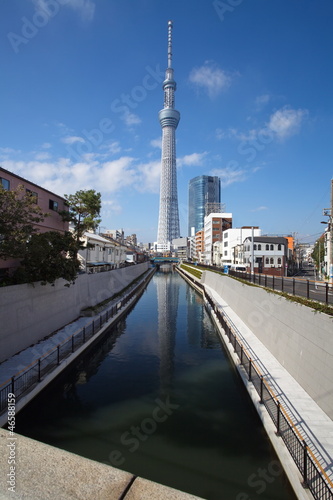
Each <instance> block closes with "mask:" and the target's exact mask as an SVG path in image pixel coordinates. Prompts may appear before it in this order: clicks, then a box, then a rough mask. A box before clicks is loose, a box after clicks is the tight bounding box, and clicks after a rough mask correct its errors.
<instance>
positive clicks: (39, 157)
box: [35, 151, 51, 160]
mask: <svg viewBox="0 0 333 500" xmlns="http://www.w3.org/2000/svg"><path fill="white" fill-rule="evenodd" d="M50 158H51V155H50V153H47V152H46V151H43V152H41V153H36V155H35V160H49V159H50Z"/></svg>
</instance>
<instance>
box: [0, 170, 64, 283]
mask: <svg viewBox="0 0 333 500" xmlns="http://www.w3.org/2000/svg"><path fill="white" fill-rule="evenodd" d="M0 183H1V184H2V186H3V188H4V189H7V190H10V191H13V190H15V189H16V188H17V187H18V186H23V188H24V192H26V193H30V194H32V195H33V196H34V197H35V199H36V204H37V205H38V206H39V207H40V208H41V210H42V211H43V212H44V213H48V214H49V215H48V217H45V219H44V220H43V221H41V222H39V223H37V224H36V229H37V230H38V231H39V232H41V233H45V232H46V231H59V232H60V233H64V232H65V231H68V230H69V226H68V222H64V221H63V220H62V218H61V217H60V215H59V213H58V212H59V211H61V210H67V207H66V205H65V199H64V198H62V197H61V196H58V195H57V194H55V193H52V192H51V191H49V190H47V189H44V188H42V187H40V186H38V185H37V184H34V183H33V182H31V181H28V180H27V179H24V178H23V177H20V176H19V175H16V174H13V173H12V172H9V170H5V169H4V168H2V167H0ZM18 265H19V259H6V260H3V259H0V275H1V274H4V273H5V272H7V271H9V272H10V270H14V269H15V268H16V267H17V266H18Z"/></svg>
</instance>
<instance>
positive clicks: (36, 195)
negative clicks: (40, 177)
mask: <svg viewBox="0 0 333 500" xmlns="http://www.w3.org/2000/svg"><path fill="white" fill-rule="evenodd" d="M25 192H26V194H27V195H29V196H31V197H32V198H33V199H34V203H36V205H37V203H38V193H36V192H35V191H31V189H26V190H25Z"/></svg>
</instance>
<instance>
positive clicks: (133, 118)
mask: <svg viewBox="0 0 333 500" xmlns="http://www.w3.org/2000/svg"><path fill="white" fill-rule="evenodd" d="M121 119H122V120H123V122H124V123H125V124H126V125H127V126H128V127H131V126H132V125H139V123H141V119H140V118H139V117H138V115H135V114H134V113H131V112H130V111H129V109H128V108H127V109H126V111H125V112H124V114H123V115H122V116H121Z"/></svg>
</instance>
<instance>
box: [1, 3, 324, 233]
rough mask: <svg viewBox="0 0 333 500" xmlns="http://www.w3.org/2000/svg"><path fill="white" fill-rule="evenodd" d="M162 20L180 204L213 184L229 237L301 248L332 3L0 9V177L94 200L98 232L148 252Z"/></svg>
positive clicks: (319, 202)
mask: <svg viewBox="0 0 333 500" xmlns="http://www.w3.org/2000/svg"><path fill="white" fill-rule="evenodd" d="M169 19H172V20H173V22H174V29H173V67H174V70H175V80H176V82H177V91H176V108H177V109H178V110H179V111H180V113H181V120H180V123H179V126H178V129H177V132H176V137H177V172H178V199H179V211H180V224H181V233H182V235H183V236H185V235H186V233H187V203H188V182H189V180H190V179H191V178H193V177H195V176H197V175H219V176H220V178H221V181H222V201H223V203H225V204H226V210H227V211H228V212H232V213H233V225H234V227H236V226H242V225H258V226H260V227H261V228H262V231H263V233H278V234H291V233H296V238H297V239H298V240H299V241H301V242H308V241H314V240H315V239H316V238H317V237H318V236H319V234H320V233H321V232H322V230H323V229H324V226H323V225H322V224H320V221H322V220H325V218H323V215H322V209H323V208H326V207H328V206H329V203H330V179H331V178H332V177H333V167H332V165H333V163H332V155H333V150H332V129H333V127H332V125H333V100H332V92H333V74H332V71H333V70H332V49H333V29H332V19H333V2H331V0H319V1H318V0H317V1H315V0H302V1H301V2H300V1H299V0H279V1H273V0H251V1H249V0H225V1H224V0H213V1H211V0H209V1H207V0H168V1H167V2H166V1H162V0H24V1H23V0H10V1H6V2H5V1H2V2H1V4H0V36H1V44H0V56H1V57H0V60H1V65H2V68H1V94H0V99H1V124H2V125H1V134H0V165H1V166H3V168H6V169H8V170H11V171H13V172H14V173H16V174H18V175H21V176H23V177H25V178H27V179H29V180H31V181H33V182H35V183H37V184H39V185H41V186H43V187H45V188H47V189H50V190H51V191H54V192H55V193H57V194H59V195H64V194H65V193H66V194H71V193H74V192H75V191H76V190H78V189H91V188H93V189H96V190H97V191H100V192H101V193H102V205H103V207H102V222H101V229H102V231H103V230H104V228H109V229H115V228H123V229H124V231H125V234H126V235H127V234H132V233H136V234H137V236H138V240H139V241H142V242H149V241H150V242H152V241H155V240H156V236H157V224H158V208H159V175H160V156H161V128H160V124H159V121H158V111H159V110H160V109H161V108H162V107H163V91H162V87H161V83H162V81H163V78H164V72H165V68H166V64H167V22H168V20H169Z"/></svg>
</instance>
